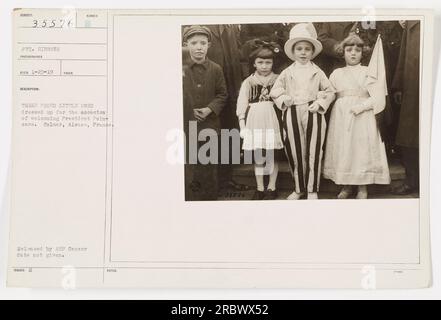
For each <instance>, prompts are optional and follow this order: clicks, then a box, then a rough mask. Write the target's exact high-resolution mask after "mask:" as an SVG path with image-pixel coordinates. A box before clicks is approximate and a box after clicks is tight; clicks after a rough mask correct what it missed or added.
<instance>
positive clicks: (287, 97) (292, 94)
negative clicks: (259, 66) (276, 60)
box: [271, 23, 335, 200]
mask: <svg viewBox="0 0 441 320" xmlns="http://www.w3.org/2000/svg"><path fill="white" fill-rule="evenodd" d="M321 50H322V44H321V43H320V41H318V40H317V33H316V31H315V28H314V26H313V25H312V24H311V23H300V24H297V25H295V26H294V27H293V28H292V29H291V32H290V37H289V40H288V41H287V42H286V43H285V53H286V55H287V56H288V57H289V58H290V59H291V60H293V61H294V63H293V64H291V65H290V66H289V67H288V68H286V69H285V70H283V71H282V73H281V74H280V76H279V77H278V78H277V80H276V82H275V83H274V86H273V88H272V90H271V97H272V98H273V99H274V102H275V103H276V105H277V107H278V108H280V109H281V110H282V111H283V112H284V113H283V128H284V130H283V136H284V144H285V153H286V155H287V158H288V162H289V166H290V169H291V174H292V176H293V180H294V189H295V190H294V192H293V193H291V194H290V195H289V196H288V199H289V200H298V199H300V198H301V197H302V196H303V195H305V194H307V196H308V199H317V198H318V195H317V193H318V191H319V187H320V173H321V167H322V163H321V162H322V157H323V142H324V140H325V134H326V121H325V117H324V114H325V113H326V111H327V109H328V107H329V105H330V104H331V102H332V101H333V100H334V98H335V94H334V89H333V87H332V85H331V83H330V81H329V80H328V78H327V77H326V75H325V73H324V72H323V71H322V70H321V69H320V68H319V67H318V66H317V65H315V64H314V63H313V62H311V60H312V59H314V58H315V57H316V56H317V55H318V54H319V53H320V51H321Z"/></svg>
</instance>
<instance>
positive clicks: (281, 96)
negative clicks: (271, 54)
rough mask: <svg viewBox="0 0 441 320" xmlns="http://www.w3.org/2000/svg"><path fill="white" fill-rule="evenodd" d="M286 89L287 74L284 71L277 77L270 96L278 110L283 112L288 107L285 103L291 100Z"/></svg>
mask: <svg viewBox="0 0 441 320" xmlns="http://www.w3.org/2000/svg"><path fill="white" fill-rule="evenodd" d="M286 89H287V87H286V72H285V71H282V73H281V74H280V75H279V76H278V77H277V79H276V81H275V82H274V85H273V87H272V89H271V92H270V96H271V98H272V99H273V100H274V103H275V104H276V106H277V108H279V109H280V110H282V111H283V110H285V109H286V108H287V107H288V106H287V104H286V103H285V102H287V101H289V100H291V97H290V96H289V95H288V94H287V92H286ZM289 105H291V104H289Z"/></svg>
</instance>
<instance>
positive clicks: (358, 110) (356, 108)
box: [349, 104, 366, 116]
mask: <svg viewBox="0 0 441 320" xmlns="http://www.w3.org/2000/svg"><path fill="white" fill-rule="evenodd" d="M349 110H350V111H351V113H353V114H354V115H356V116H357V115H359V114H360V113H362V112H363V111H366V108H365V107H364V106H363V105H361V104H356V105H355V106H351V108H350V109H349Z"/></svg>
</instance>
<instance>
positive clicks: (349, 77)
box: [323, 65, 390, 185]
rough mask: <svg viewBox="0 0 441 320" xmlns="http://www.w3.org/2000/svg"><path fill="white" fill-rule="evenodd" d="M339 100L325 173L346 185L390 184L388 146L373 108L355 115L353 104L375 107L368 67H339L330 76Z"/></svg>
mask: <svg viewBox="0 0 441 320" xmlns="http://www.w3.org/2000/svg"><path fill="white" fill-rule="evenodd" d="M329 80H330V81H331V83H332V85H333V86H334V88H335V89H336V92H337V100H336V102H335V104H334V107H333V108H332V111H331V118H330V121H329V127H328V128H329V129H328V137H327V143H326V150H325V158H324V164H323V176H324V177H325V178H327V179H331V180H333V181H334V182H335V183H336V184H342V185H367V184H389V183H390V175H389V166H388V163H387V157H386V149H385V146H384V142H383V141H382V139H381V137H380V133H379V130H378V128H377V122H376V118H375V114H374V110H373V108H371V109H369V110H367V111H364V112H362V113H360V114H358V115H354V114H353V113H351V111H350V107H351V106H354V105H360V104H364V105H365V106H366V107H368V108H369V107H373V100H374V99H372V98H370V97H369V93H368V92H367V89H366V80H367V67H365V66H361V65H356V66H346V67H344V68H339V69H336V70H335V71H334V72H333V73H332V74H331V76H330V79H329Z"/></svg>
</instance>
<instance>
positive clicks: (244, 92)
mask: <svg viewBox="0 0 441 320" xmlns="http://www.w3.org/2000/svg"><path fill="white" fill-rule="evenodd" d="M249 91H250V85H249V82H248V79H245V80H244V81H243V82H242V85H241V86H240V90H239V96H238V97H237V105H236V115H237V117H238V118H239V120H241V119H245V114H246V112H247V109H248V93H249Z"/></svg>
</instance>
